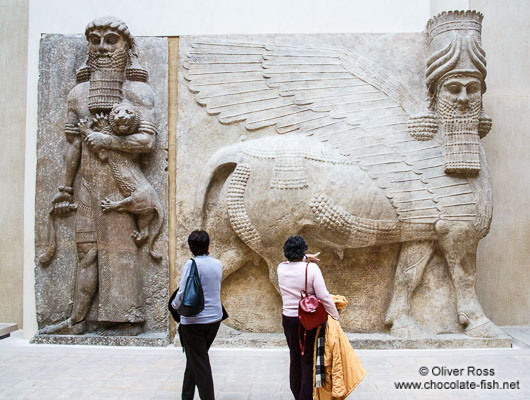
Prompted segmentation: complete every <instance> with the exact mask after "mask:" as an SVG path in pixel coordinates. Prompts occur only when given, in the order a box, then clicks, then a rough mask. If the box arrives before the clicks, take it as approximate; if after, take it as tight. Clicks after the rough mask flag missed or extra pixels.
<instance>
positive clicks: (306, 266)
mask: <svg viewBox="0 0 530 400" xmlns="http://www.w3.org/2000/svg"><path fill="white" fill-rule="evenodd" d="M308 267H309V263H307V264H306V265H305V295H306V296H307V268H308Z"/></svg>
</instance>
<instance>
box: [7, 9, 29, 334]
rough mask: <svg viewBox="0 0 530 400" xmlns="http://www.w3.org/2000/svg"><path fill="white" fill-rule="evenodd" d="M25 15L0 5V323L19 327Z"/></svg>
mask: <svg viewBox="0 0 530 400" xmlns="http://www.w3.org/2000/svg"><path fill="white" fill-rule="evenodd" d="M27 14H28V4H27V1H25V0H23V1H21V0H3V1H2V2H0V71H2V73H1V74H0V94H1V95H2V96H1V97H0V121H3V123H2V134H1V135H0V149H1V151H2V153H1V154H2V156H1V157H0V171H1V174H0V187H1V188H2V198H1V199H2V201H1V203H2V207H1V208H0V221H1V225H2V228H3V229H2V236H1V240H0V283H1V285H2V286H1V289H0V322H15V323H17V324H18V325H19V327H22V315H23V313H22V293H23V290H22V277H23V251H22V249H23V242H24V219H23V217H24V201H23V199H24V139H25V136H26V134H25V133H26V132H25V127H26V90H25V87H26V85H25V80H26V54H27V47H26V46H27V29H28V19H27V18H28V15H27ZM6 121H7V122H8V123H6Z"/></svg>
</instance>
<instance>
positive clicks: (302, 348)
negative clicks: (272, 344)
mask: <svg viewBox="0 0 530 400" xmlns="http://www.w3.org/2000/svg"><path fill="white" fill-rule="evenodd" d="M300 329H302V322H301V321H300V318H299V319H298V344H299V345H300V353H301V355H304V353H305V340H306V336H307V330H306V329H305V328H303V329H304V343H302V337H301V335H300Z"/></svg>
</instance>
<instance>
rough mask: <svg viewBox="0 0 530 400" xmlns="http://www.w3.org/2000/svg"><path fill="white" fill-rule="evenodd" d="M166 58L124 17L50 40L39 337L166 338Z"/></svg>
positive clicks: (40, 182) (41, 143)
mask: <svg viewBox="0 0 530 400" xmlns="http://www.w3.org/2000/svg"><path fill="white" fill-rule="evenodd" d="M167 65H168V56H167V39H163V38H147V37H141V38H135V37H133V36H132V35H131V33H130V32H129V30H128V27H127V25H126V24H125V23H124V22H123V21H121V20H119V19H117V18H114V17H103V18H96V19H95V20H93V21H92V22H90V23H89V24H88V26H87V28H86V32H85V35H83V36H81V35H79V36H63V35H44V36H43V37H42V39H41V48H40V80H39V115H38V123H39V131H38V145H37V147H38V149H37V196H36V227H35V229H36V254H37V260H36V270H35V271H36V297H37V298H36V300H37V319H38V323H39V328H40V330H39V332H38V334H37V335H36V337H35V340H36V341H41V342H42V341H51V342H56V341H57V340H59V339H58V337H60V336H63V335H77V336H76V337H77V338H78V339H71V340H70V342H72V343H77V342H76V340H81V339H79V338H83V337H85V336H87V335H89V336H91V337H93V336H96V337H97V336H99V337H103V336H105V337H124V336H125V337H133V336H137V337H138V338H142V340H144V341H145V344H150V343H151V344H156V343H158V342H160V343H159V344H162V343H166V342H167V335H168V315H167V308H166V306H167V304H166V302H167V298H168V280H169V276H168V237H167V193H168V189H167V181H168V180H167V102H168V99H167V82H168V74H167ZM72 337H73V336H72ZM136 339H137V338H136ZM136 339H135V340H136ZM109 340H110V339H108V338H107V339H106V341H107V342H109V343H111V344H127V341H126V340H123V339H120V340H121V342H120V343H118V342H116V343H114V342H112V340H110V341H109ZM116 340H118V339H116ZM92 342H93V343H98V342H97V340H96V341H95V342H94V341H92ZM92 342H91V343H92ZM140 342H141V340H140ZM140 342H139V341H138V340H137V341H136V342H135V343H137V344H141V343H140Z"/></svg>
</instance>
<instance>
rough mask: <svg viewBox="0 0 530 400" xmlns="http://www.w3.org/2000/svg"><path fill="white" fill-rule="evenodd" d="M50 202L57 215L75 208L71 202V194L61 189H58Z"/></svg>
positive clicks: (62, 214) (65, 213)
mask: <svg viewBox="0 0 530 400" xmlns="http://www.w3.org/2000/svg"><path fill="white" fill-rule="evenodd" d="M52 204H53V212H54V213H55V214H56V215H59V216H64V215H67V214H68V213H69V212H70V211H73V210H75V205H74V204H73V196H72V195H71V194H70V193H68V192H66V191H64V190H61V189H59V191H58V192H57V193H56V194H55V197H54V198H53V200H52Z"/></svg>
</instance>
